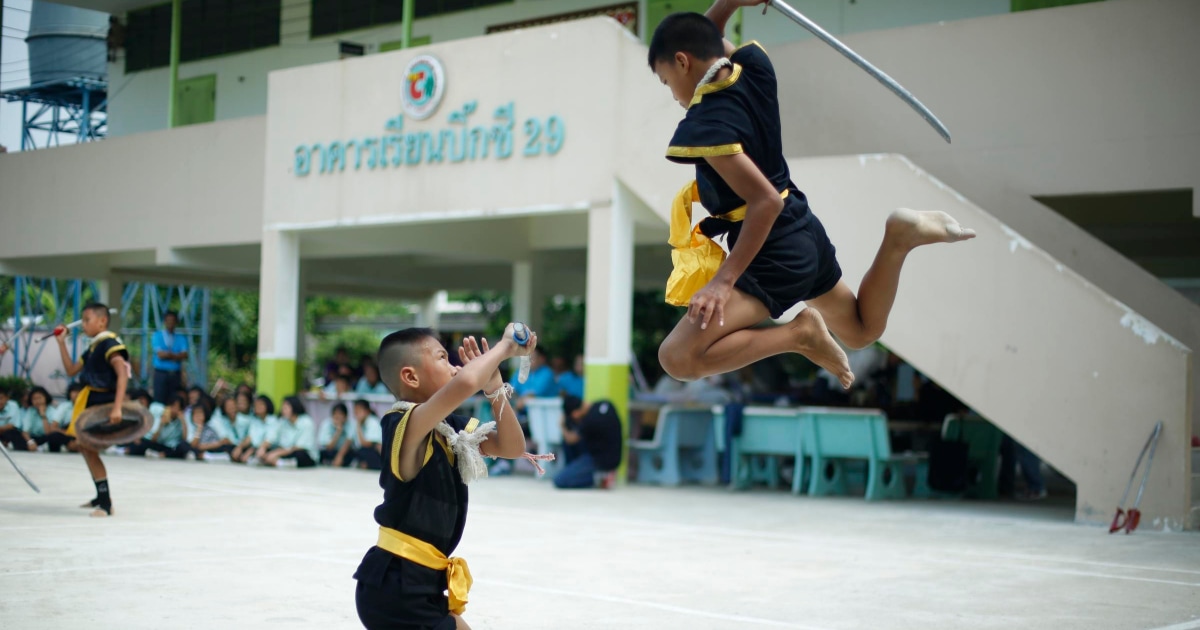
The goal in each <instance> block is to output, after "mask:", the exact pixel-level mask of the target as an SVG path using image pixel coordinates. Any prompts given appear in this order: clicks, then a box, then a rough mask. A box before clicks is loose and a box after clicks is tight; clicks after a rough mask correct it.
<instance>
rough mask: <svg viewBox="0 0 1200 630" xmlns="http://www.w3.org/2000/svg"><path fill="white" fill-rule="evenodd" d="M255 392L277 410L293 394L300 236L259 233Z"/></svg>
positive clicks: (288, 233)
mask: <svg viewBox="0 0 1200 630" xmlns="http://www.w3.org/2000/svg"><path fill="white" fill-rule="evenodd" d="M258 296H259V300H258V304H259V306H258V375H257V381H258V382H257V385H258V391H259V392H262V393H264V394H266V395H268V396H270V397H271V400H273V401H275V404H276V406H277V407H278V405H279V402H280V400H282V399H283V397H284V396H290V395H291V394H293V393H295V391H296V358H297V354H296V351H297V343H296V340H297V338H298V332H299V331H298V330H297V329H298V328H300V322H301V320H300V319H299V313H300V312H301V311H300V309H301V303H300V302H301V301H300V237H299V236H298V235H296V234H294V233H290V232H283V231H278V230H267V231H265V232H263V240H262V258H261V263H260V268H259V285H258Z"/></svg>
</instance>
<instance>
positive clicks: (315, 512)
mask: <svg viewBox="0 0 1200 630" xmlns="http://www.w3.org/2000/svg"><path fill="white" fill-rule="evenodd" d="M14 457H15V458H16V459H17V461H18V462H19V463H20V464H21V466H22V467H23V468H24V469H25V470H26V471H27V472H28V473H29V475H30V476H31V477H33V479H34V481H35V482H36V483H38V484H39V485H40V486H41V488H42V493H41V494H40V495H38V494H34V493H33V492H32V491H31V490H30V489H29V488H28V487H26V486H25V484H24V483H23V482H21V480H20V479H19V478H18V477H17V476H16V474H15V473H14V472H13V471H11V470H9V468H8V465H7V464H6V463H2V462H0V628H4V629H6V630H25V629H29V628H56V629H57V628H89V629H96V628H120V629H122V630H125V629H138V628H355V627H359V626H358V621H357V617H356V615H355V611H354V581H353V580H352V579H351V577H350V576H351V574H352V573H353V571H354V568H355V566H356V565H357V563H358V560H359V558H360V557H361V556H362V553H363V552H364V551H365V550H366V549H367V548H368V547H369V546H370V545H371V544H372V543H373V541H374V535H375V534H374V533H375V526H374V522H373V521H372V519H371V510H372V509H373V507H374V506H375V504H376V503H377V502H378V500H379V498H380V491H379V489H378V485H377V478H376V476H375V475H374V474H370V473H366V472H361V471H344V470H328V469H321V470H295V469H287V470H265V469H246V468H244V467H238V466H234V465H231V464H228V463H216V462H213V463H203V462H181V461H164V460H144V459H141V458H136V459H135V458H121V457H107V458H106V461H107V463H108V466H109V475H110V479H111V484H112V492H113V497H114V501H115V505H116V512H117V515H116V516H115V517H114V518H111V519H89V518H88V517H87V512H86V511H85V510H81V509H79V508H77V507H75V506H76V505H77V504H79V503H81V502H82V501H85V500H87V499H89V498H91V496H92V495H93V492H94V489H93V487H92V484H91V481H90V479H89V478H88V476H87V473H86V471H85V468H84V465H83V461H82V459H81V458H80V457H79V456H77V455H67V454H63V455H53V454H27V453H14ZM1069 519H1070V508H1069V506H1064V507H1055V506H1039V507H1031V506H1023V505H1018V504H979V503H970V502H903V503H899V502H893V503H873V504H868V503H865V502H864V501H863V500H861V499H854V498H836V499H808V498H797V497H793V496H791V495H789V494H786V493H784V492H770V491H766V490H762V491H753V492H748V493H739V494H731V493H730V492H729V491H727V490H725V489H720V488H682V489H662V488H653V487H640V486H631V487H625V488H621V489H618V490H615V491H607V492H604V491H585V492H562V491H555V490H554V489H553V487H552V486H550V484H549V483H548V482H545V481H537V480H533V479H531V478H529V477H522V476H516V477H502V478H493V479H488V480H484V481H481V482H479V483H478V484H477V485H476V486H475V487H473V488H472V503H471V511H470V517H469V519H468V525H467V532H466V536H465V538H464V541H463V544H462V545H461V546H460V547H459V553H460V554H461V555H462V556H463V557H465V558H467V559H468V560H469V562H470V564H471V571H472V573H474V575H475V587H474V589H473V590H472V591H471V605H470V608H469V610H468V611H467V619H468V621H469V622H470V623H471V624H472V626H473V627H474V628H476V629H479V628H520V629H522V630H531V629H536V628H556V629H558V628H620V629H638V628H655V629H661V628H687V629H708V628H722V629H724V628H756V627H780V628H821V629H831V630H832V629H837V630H850V629H854V628H864V629H865V628H871V629H878V628H887V629H891V628H922V629H941V628H945V629H956V630H957V629H962V628H1004V629H1006V630H1007V629H1010V628H1022V629H1024V628H1053V629H1054V630H1068V629H1073V628H1079V629H1088V630H1094V629H1106V628H1112V629H1134V628H1138V629H1141V628H1154V629H1165V628H1170V629H1171V630H1186V629H1191V628H1198V629H1200V536H1197V535H1196V534H1194V533H1183V534H1180V533H1172V534H1168V533H1162V532H1156V531H1152V530H1150V529H1146V530H1140V531H1138V532H1137V533H1135V534H1134V535H1132V536H1124V535H1121V536H1109V535H1108V534H1107V533H1106V530H1102V529H1100V528H1097V527H1087V526H1080V525H1075V524H1073V523H1071V522H1070V520H1069Z"/></svg>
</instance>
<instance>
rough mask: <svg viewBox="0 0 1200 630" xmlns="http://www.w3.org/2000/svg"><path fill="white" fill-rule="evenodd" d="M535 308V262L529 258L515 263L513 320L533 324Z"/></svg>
mask: <svg viewBox="0 0 1200 630" xmlns="http://www.w3.org/2000/svg"><path fill="white" fill-rule="evenodd" d="M533 309H534V304H533V263H532V262H529V261H527V260H521V261H517V262H515V263H513V280H512V319H513V321H514V322H521V323H524V324H528V325H530V326H533V323H532V317H533ZM534 330H536V329H534Z"/></svg>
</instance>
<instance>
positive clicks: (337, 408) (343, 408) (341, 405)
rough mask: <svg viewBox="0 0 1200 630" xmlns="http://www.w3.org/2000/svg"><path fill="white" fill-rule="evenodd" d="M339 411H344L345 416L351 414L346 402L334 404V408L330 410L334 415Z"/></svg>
mask: <svg viewBox="0 0 1200 630" xmlns="http://www.w3.org/2000/svg"><path fill="white" fill-rule="evenodd" d="M339 411H340V412H342V415H343V416H348V415H350V412H349V411H347V410H346V403H338V404H336V405H334V406H333V410H332V411H330V412H329V413H330V415H332V414H335V413H337V412H339Z"/></svg>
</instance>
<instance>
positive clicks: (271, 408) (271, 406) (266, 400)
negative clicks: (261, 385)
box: [254, 394, 275, 416]
mask: <svg viewBox="0 0 1200 630" xmlns="http://www.w3.org/2000/svg"><path fill="white" fill-rule="evenodd" d="M260 400H261V401H262V403H263V404H264V405H266V406H267V415H268V416H273V415H275V403H274V401H272V400H271V397H270V396H268V395H266V394H259V395H258V397H257V398H255V399H254V401H255V402H258V401H260Z"/></svg>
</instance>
